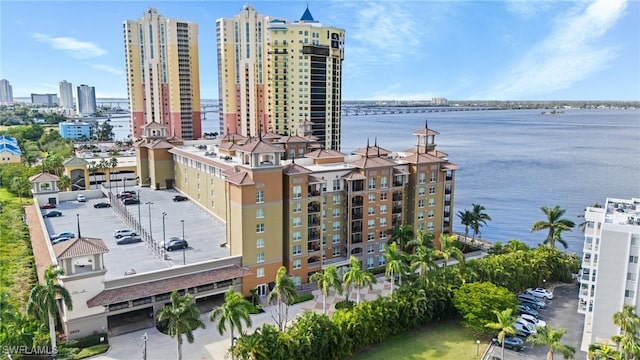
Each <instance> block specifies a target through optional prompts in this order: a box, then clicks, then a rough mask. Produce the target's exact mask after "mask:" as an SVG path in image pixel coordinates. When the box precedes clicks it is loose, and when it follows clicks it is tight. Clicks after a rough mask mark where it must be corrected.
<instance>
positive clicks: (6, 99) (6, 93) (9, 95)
mask: <svg viewBox="0 0 640 360" xmlns="http://www.w3.org/2000/svg"><path fill="white" fill-rule="evenodd" d="M12 102H13V87H12V86H11V84H9V80H6V79H2V80H0V103H5V104H7V103H12Z"/></svg>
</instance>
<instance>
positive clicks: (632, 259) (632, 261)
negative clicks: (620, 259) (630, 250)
mask: <svg viewBox="0 0 640 360" xmlns="http://www.w3.org/2000/svg"><path fill="white" fill-rule="evenodd" d="M629 262H630V263H632V264H637V263H638V257H637V256H633V255H631V256H629Z"/></svg>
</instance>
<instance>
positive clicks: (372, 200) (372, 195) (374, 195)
mask: <svg viewBox="0 0 640 360" xmlns="http://www.w3.org/2000/svg"><path fill="white" fill-rule="evenodd" d="M374 201H376V194H374V193H371V194H369V202H374Z"/></svg>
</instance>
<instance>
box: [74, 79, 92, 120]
mask: <svg viewBox="0 0 640 360" xmlns="http://www.w3.org/2000/svg"><path fill="white" fill-rule="evenodd" d="M76 99H78V101H76V111H77V112H78V115H80V116H87V115H91V114H95V112H96V88H95V87H93V86H89V85H84V84H83V85H80V86H78V92H77V94H76Z"/></svg>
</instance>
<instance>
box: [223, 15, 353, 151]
mask: <svg viewBox="0 0 640 360" xmlns="http://www.w3.org/2000/svg"><path fill="white" fill-rule="evenodd" d="M216 36H217V42H218V88H219V97H220V102H221V104H220V130H221V131H222V132H223V133H225V134H226V133H232V134H240V135H243V136H257V135H258V132H267V131H273V132H275V133H277V134H280V135H300V136H301V135H303V131H304V129H305V128H306V127H310V129H311V133H310V135H312V136H314V137H315V138H317V139H318V140H319V141H320V142H321V144H322V146H323V147H324V148H327V149H333V150H339V149H340V138H341V135H340V128H341V124H340V116H341V115H340V110H341V106H342V101H341V95H342V60H343V59H344V30H343V29H339V28H334V27H327V26H323V25H322V24H321V23H320V22H318V21H316V20H314V18H313V16H312V15H311V13H310V12H309V9H308V8H307V9H306V10H305V12H304V14H303V15H302V17H301V18H300V20H298V21H294V22H290V21H289V20H285V19H279V18H271V17H267V16H264V15H261V14H259V13H257V12H256V11H255V10H254V8H253V7H251V6H248V5H245V6H244V7H243V9H242V11H241V12H240V14H238V15H237V16H235V17H234V18H231V19H218V20H217V34H216Z"/></svg>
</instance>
